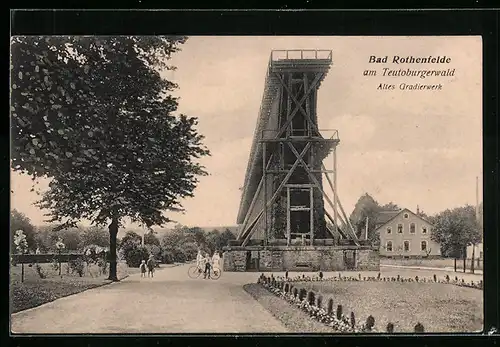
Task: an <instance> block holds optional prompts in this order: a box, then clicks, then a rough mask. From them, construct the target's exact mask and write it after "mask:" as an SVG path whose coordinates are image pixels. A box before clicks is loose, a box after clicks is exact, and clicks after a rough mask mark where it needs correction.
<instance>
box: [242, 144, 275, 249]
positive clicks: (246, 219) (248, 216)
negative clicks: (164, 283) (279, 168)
mask: <svg viewBox="0 0 500 347" xmlns="http://www.w3.org/2000/svg"><path fill="white" fill-rule="evenodd" d="M273 157H274V153H273V154H271V156H270V158H269V160H268V162H267V165H266V171H267V170H268V169H269V167H270V166H271V162H272V160H273ZM263 185H264V176H262V178H261V179H260V182H259V185H258V186H257V190H256V191H255V195H254V196H253V199H252V202H251V203H250V207H249V208H248V213H247V215H246V217H245V220H244V221H243V227H242V230H245V228H246V226H247V224H248V219H249V218H250V213H251V211H252V210H253V207H254V205H255V203H256V201H257V197H258V196H259V193H260V190H261V189H262V186H263ZM240 234H241V233H240ZM240 234H239V235H238V237H237V239H238V240H239V239H240Z"/></svg>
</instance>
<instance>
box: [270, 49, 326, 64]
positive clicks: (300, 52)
mask: <svg viewBox="0 0 500 347" xmlns="http://www.w3.org/2000/svg"><path fill="white" fill-rule="evenodd" d="M288 59H321V60H329V61H331V60H332V50H323V49H319V50H318V49H287V50H273V51H271V58H270V62H271V61H277V60H288Z"/></svg>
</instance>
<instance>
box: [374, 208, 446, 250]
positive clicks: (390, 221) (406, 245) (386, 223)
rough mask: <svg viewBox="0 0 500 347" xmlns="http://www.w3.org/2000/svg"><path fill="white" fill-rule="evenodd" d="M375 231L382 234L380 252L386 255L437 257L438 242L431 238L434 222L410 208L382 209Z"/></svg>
mask: <svg viewBox="0 0 500 347" xmlns="http://www.w3.org/2000/svg"><path fill="white" fill-rule="evenodd" d="M375 228H376V229H375V232H376V233H378V234H379V236H380V249H379V254H380V255H381V256H384V257H408V258H411V257H437V256H440V255H441V249H440V246H439V244H438V243H436V242H434V241H432V240H431V232H432V224H431V223H430V222H429V221H427V220H426V219H424V218H423V217H421V216H419V215H417V214H415V213H413V212H412V211H410V210H409V209H407V208H405V209H401V210H398V211H382V212H380V213H379V215H378V216H377V221H376V226H375Z"/></svg>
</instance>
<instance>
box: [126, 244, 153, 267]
mask: <svg viewBox="0 0 500 347" xmlns="http://www.w3.org/2000/svg"><path fill="white" fill-rule="evenodd" d="M124 256H125V261H126V262H127V265H128V266H129V267H139V265H140V264H141V261H142V260H147V259H148V257H149V251H148V250H147V249H146V247H142V246H135V247H131V248H130V249H128V252H126V253H125V254H124Z"/></svg>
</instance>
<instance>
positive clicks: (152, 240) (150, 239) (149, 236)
mask: <svg viewBox="0 0 500 347" xmlns="http://www.w3.org/2000/svg"><path fill="white" fill-rule="evenodd" d="M144 244H145V245H154V246H158V247H159V246H160V240H159V239H158V237H156V235H155V233H154V232H153V231H150V232H148V233H146V234H145V235H144Z"/></svg>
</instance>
